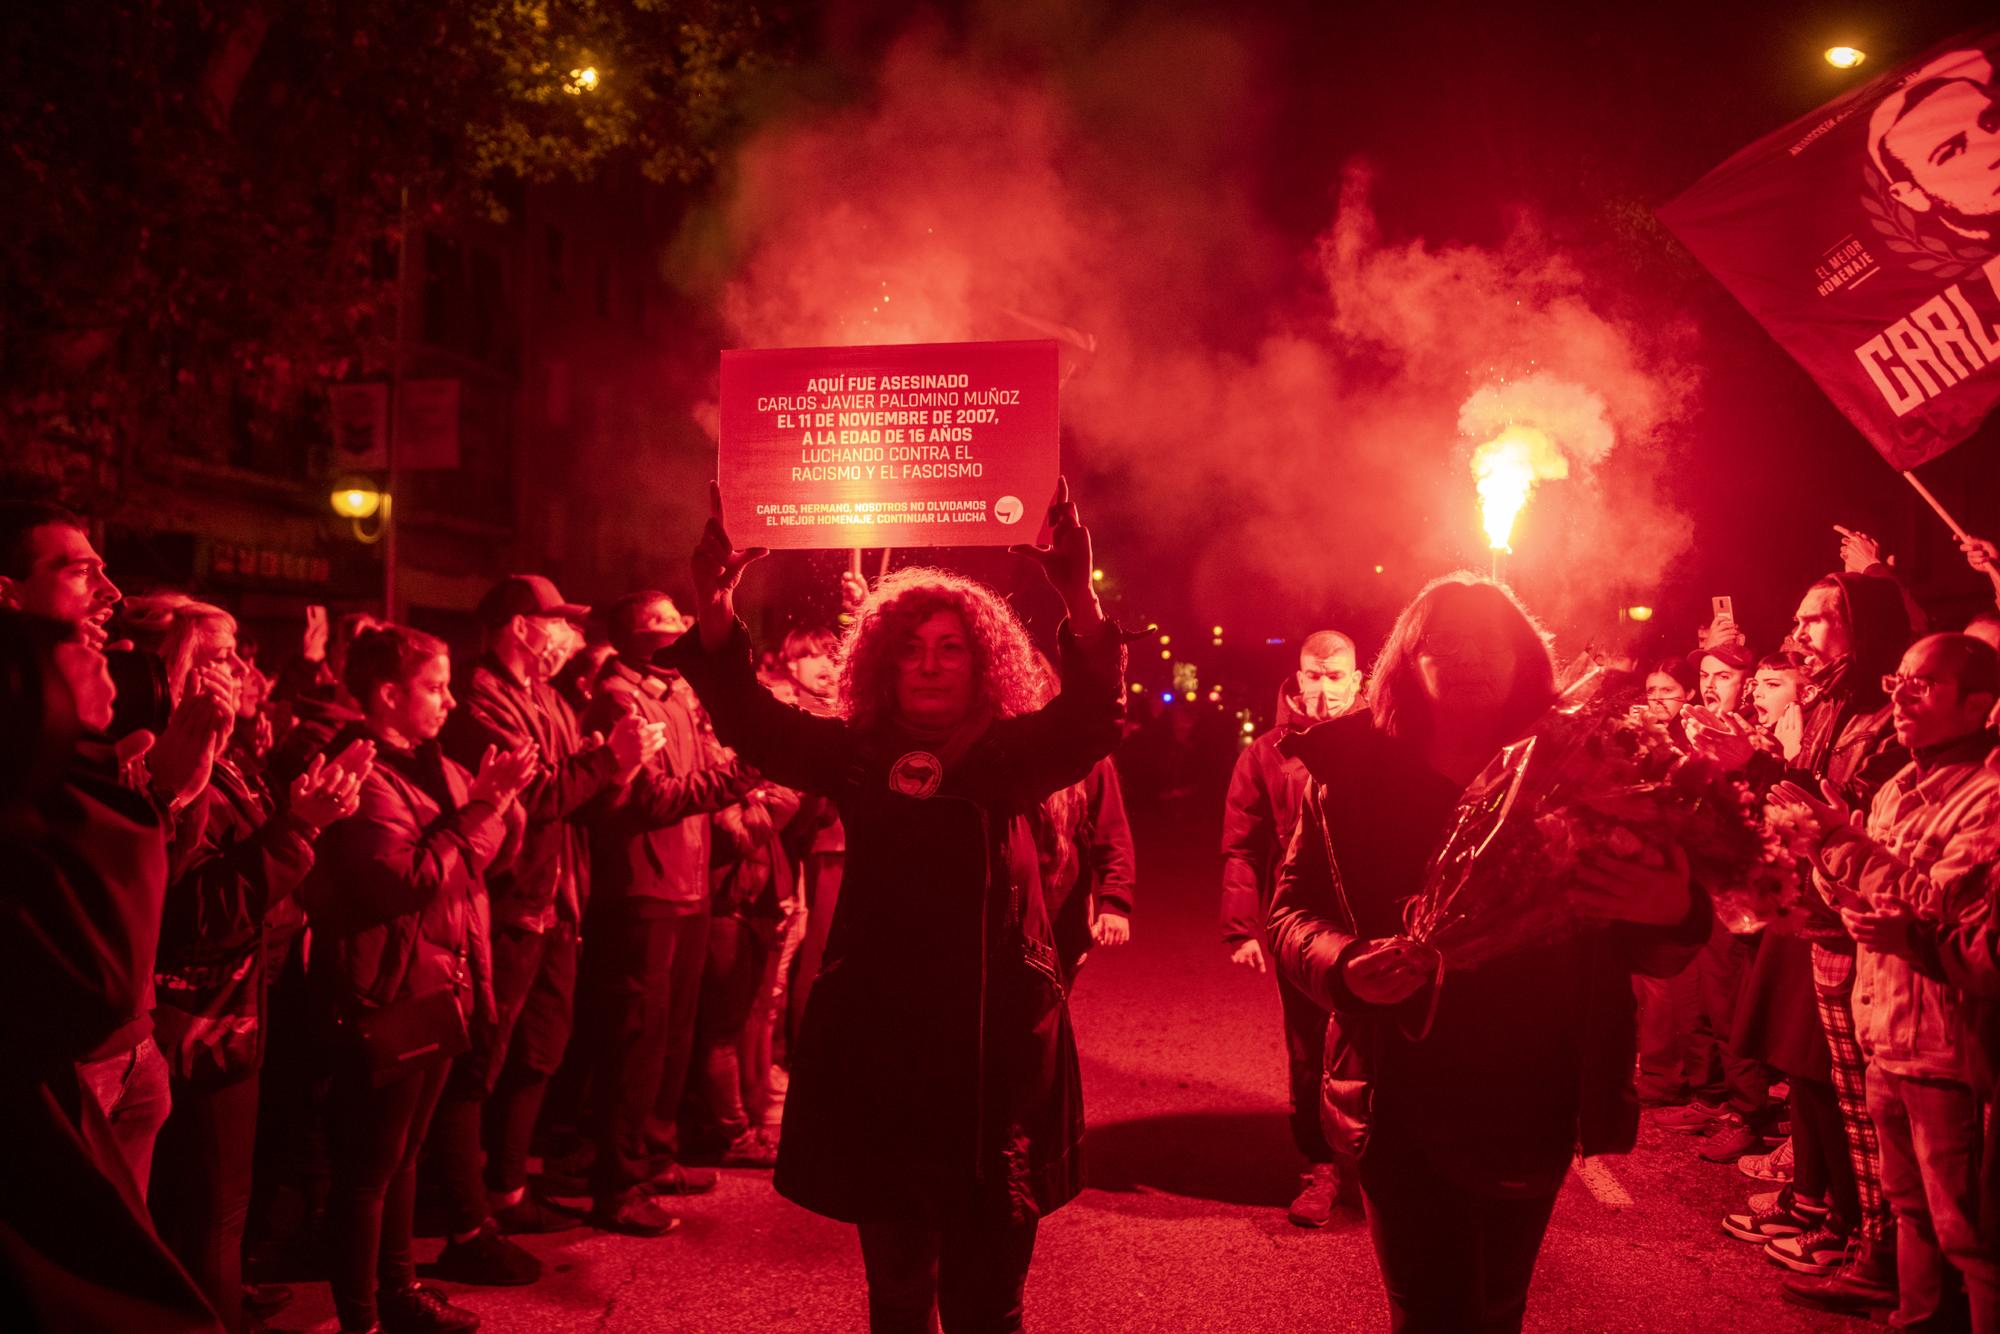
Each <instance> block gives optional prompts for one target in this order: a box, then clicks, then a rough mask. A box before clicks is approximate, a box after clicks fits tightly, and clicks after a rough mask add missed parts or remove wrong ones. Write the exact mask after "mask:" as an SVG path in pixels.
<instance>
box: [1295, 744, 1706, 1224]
mask: <svg viewBox="0 0 2000 1334" xmlns="http://www.w3.org/2000/svg"><path fill="white" fill-rule="evenodd" d="M1287 750H1288V751H1289V752H1290V753H1291V754H1293V755H1295V756H1297V757H1298V758H1299V759H1300V760H1302V761H1303V762H1304V764H1305V765H1306V768H1307V770H1308V771H1309V772H1310V774H1311V775H1312V780H1313V781H1312V784H1311V786H1310V787H1309V789H1308V791H1307V795H1306V803H1305V808H1304V810H1303V812H1302V814H1301V816H1300V820H1299V824H1298V828H1297V830H1296V831H1295V832H1294V835H1293V838H1292V844H1291V848H1290V851H1289V852H1288V854H1287V855H1286V858H1285V863H1284V866H1283V868H1282V869H1281V870H1280V872H1279V877H1278V889H1277V893H1276V895H1275V897H1274V898H1273V900H1272V903H1271V918H1270V922H1269V927H1268V929H1269V935H1270V940H1271V943H1272V946H1273V948H1274V949H1275V950H1276V953H1277V965H1278V967H1279V969H1280V970H1282V972H1283V973H1284V975H1285V977H1286V978H1287V979H1288V980H1289V981H1291V982H1292V983H1293V985H1295V986H1297V987H1298V988H1299V989H1300V990H1302V991H1304V992H1305V993H1306V994H1307V995H1309V996H1312V997H1313V998H1314V999H1315V1000H1317V1001H1318V1002H1319V1003H1320V1004H1322V1005H1324V1006H1326V1007H1328V1008H1329V1009H1330V1010H1331V1011H1332V1012H1333V1020H1332V1022H1331V1023H1330V1024H1329V1025H1328V1026H1327V1036H1326V1067H1325V1073H1324V1077H1323V1079H1322V1081H1321V1117H1322V1120H1323V1121H1324V1123H1325V1126H1326V1132H1327V1135H1328V1138H1329V1139H1330V1140H1331V1141H1332V1143H1333V1145H1334V1147H1335V1148H1336V1149H1338V1150H1340V1151H1342V1152H1343V1153H1346V1154H1351V1155H1354V1156H1356V1157H1359V1156H1360V1155H1361V1154H1363V1153H1364V1152H1365V1151H1366V1149H1367V1145H1368V1143H1369V1142H1370V1139H1371V1137H1372V1136H1375V1135H1381V1136H1387V1137H1392V1138H1393V1139H1394V1140H1395V1141H1396V1142H1397V1143H1398V1144H1399V1145H1403V1146H1406V1147H1410V1148H1414V1149H1415V1150H1416V1151H1417V1152H1420V1153H1422V1154H1423V1155H1424V1156H1425V1157H1427V1158H1428V1159H1430V1160H1431V1161H1432V1162H1433V1163H1434V1164H1435V1165H1436V1166H1437V1168H1438V1170H1440V1171H1442V1172H1444V1173H1446V1174H1447V1175H1450V1176H1452V1177H1454V1178H1456V1179H1458V1180H1460V1181H1462V1182H1463V1183H1464V1184H1465V1185H1466V1186H1467V1187H1468V1188H1471V1189H1475V1190H1491V1191H1497V1192H1514V1191H1527V1192H1544V1191H1551V1190H1553V1189H1555V1187H1556V1186H1557V1185H1558V1184H1560V1181H1561V1177H1562V1173H1563V1171H1564V1170H1565V1168H1566V1166H1567V1164H1568V1162H1569V1158H1570V1156H1571V1154H1572V1153H1573V1152H1574V1151H1576V1150H1577V1149H1579V1148H1580V1149H1581V1151H1582V1152H1584V1153H1586V1154H1593V1153H1617V1152H1624V1151H1626V1150H1628V1149H1630V1148H1631V1147H1632V1144H1633V1142H1634V1140H1635V1138H1636V1137H1637V1134H1638V1127H1639V1104H1638V1099H1637V1096H1636V1094H1635V1093H1634V1090H1633V1086H1632V1071H1633V1059H1634V1052H1635V1049H1636V1036H1635V1007H1634V1002H1633V993H1632V983H1631V975H1632V974H1633V973H1634V972H1640V973H1645V974H1648V975H1651V976H1661V977H1664V976H1671V975H1672V974H1674V973H1676V972H1678V971H1679V970H1680V969H1681V968H1682V967H1683V966H1685V965H1686V964H1687V963H1688V961H1689V960H1691V959H1692V958H1693V957H1694V955H1695V953H1696V952H1697V951H1698V950H1699V949H1700V947H1701V945H1702V943H1703V942H1704V941H1705V940H1706V939H1707V937H1708V932H1709V928H1710V926H1711V925H1712V923H1713V919H1714V910H1713V909H1712V908H1711V907H1710V905H1709V902H1708V898H1707V896H1706V895H1705V894H1704V893H1702V892H1701V891H1700V890H1699V889H1698V888H1697V889H1696V890H1695V891H1694V894H1693V899H1694V902H1693V903H1692V904H1691V905H1690V909H1689V913H1688V915H1687V917H1686V918H1685V919H1684V920H1683V921H1682V922H1681V923H1680V924H1679V925H1678V926H1675V927H1672V928H1648V927H1639V926H1633V925H1630V924H1627V923H1614V924H1612V925H1609V926H1606V927H1602V928H1598V929H1593V930H1588V931H1585V932H1583V933H1581V934H1580V935H1577V936H1574V937H1571V938H1569V939H1567V940H1564V941H1560V942H1558V943H1556V944H1553V945H1547V946H1542V947H1538V948H1531V949H1527V950H1523V951H1520V952H1518V953H1516V954H1511V955H1508V956H1505V957H1503V958H1500V959H1496V960H1494V961H1492V962H1490V963H1487V964H1485V965H1484V966H1482V967H1479V968H1475V969H1472V970H1469V971H1465V972H1452V973H1449V974H1447V976H1446V978H1445V980H1444V982H1443V984H1442V991H1441V992H1439V993H1438V994H1437V996H1436V997H1435V998H1434V999H1435V1001H1436V1013H1435V1017H1434V1019H1433V1020H1432V1022H1431V1024H1430V1026H1429V1029H1428V1032H1427V1033H1426V1035H1425V1036H1424V1037H1423V1038H1422V1039H1421V1040H1414V1039H1412V1038H1411V1037H1410V1036H1409V1034H1410V1033H1411V1032H1413V1031H1417V1030H1419V1029H1421V1028H1422V1027H1423V1012H1424V1011H1425V1010H1426V1009H1428V1008H1429V1006H1430V1004H1431V1002H1432V1000H1433V997H1432V996H1431V995H1430V994H1429V990H1428V989H1426V990H1425V991H1420V992H1418V993H1417V995H1415V996H1413V997H1411V998H1410V999H1409V1000H1407V1001H1405V1002H1403V1004H1402V1005H1400V1006H1395V1007H1388V1008H1384V1007H1378V1006H1373V1005H1369V1004H1366V1003H1365V1002H1363V1001H1361V1000H1359V999H1358V998H1356V997H1355V996H1354V995H1353V993H1351V992H1350V991H1348V989H1347V987H1346V985H1345V983H1344V981H1343V974H1342V971H1341V970H1342V967H1343V966H1344V964H1345V962H1346V959H1347V957H1348V956H1349V955H1350V954H1351V953H1352V952H1354V951H1356V950H1357V949H1358V948H1359V947H1361V946H1362V945H1365V944H1366V942H1367V941H1368V940H1370V939H1373V938H1375V937H1380V936H1391V935H1396V934H1399V933H1400V932H1401V931H1402V909H1403V903H1404V901H1405V900H1407V899H1408V898H1409V897H1410V896H1411V895H1413V894H1415V893H1416V892H1418V891H1419V890H1420V889H1421V888H1422V885H1423V880H1424V874H1425V870H1426V867H1427V865H1428V863H1429V861H1430V858H1431V856H1432V854H1433V853H1434V852H1435V850H1436V849H1437V847H1438V846H1439V844H1440V843H1441V842H1442V841H1443V838H1444V834H1445V831H1446V828H1447V826H1448V823H1449V820H1450V817H1451V815H1452V812H1453V811H1454V809H1455V808H1456V806H1457V802H1458V797H1459V787H1458V785H1457V784H1455V783H1453V782H1451V781H1450V780H1449V779H1447V778H1445V777H1444V776H1442V775H1441V774H1439V773H1437V772H1436V771H1435V770H1433V769H1432V768H1431V767H1430V766H1429V765H1428V764H1427V763H1425V761H1424V759H1423V758H1422V756H1421V755H1420V754H1418V753H1417V752H1416V751H1415V750H1414V749H1413V748H1411V747H1409V746H1406V745H1403V744H1402V743H1399V742H1397V741H1394V740H1392V739H1391V738H1389V737H1387V736H1385V735H1384V734H1383V733H1381V732H1380V731H1378V730H1377V729H1376V727H1375V725H1374V720H1373V718H1372V717H1371V716H1369V715H1368V714H1366V713H1361V714H1353V715H1349V716H1347V717H1344V718H1338V719H1335V720H1333V721H1331V722H1327V723H1323V724H1321V725H1319V726H1317V727H1314V728H1312V729H1310V730H1308V731H1306V732H1303V733H1300V734H1299V735H1298V736H1296V737H1294V738H1293V739H1292V740H1291V741H1290V742H1289V743H1288V745H1287Z"/></svg>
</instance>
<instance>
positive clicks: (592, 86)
mask: <svg viewBox="0 0 2000 1334" xmlns="http://www.w3.org/2000/svg"><path fill="white" fill-rule="evenodd" d="M600 79H601V76H600V75H599V74H598V72H597V66H595V65H585V66H584V67H583V68H582V69H573V70H571V71H570V72H569V78H568V79H566V80H564V81H563V86H562V88H563V91H564V92H566V93H568V94H569V95H570V96H571V97H581V96H583V94H585V93H594V92H596V91H597V85H598V83H599V82H600Z"/></svg>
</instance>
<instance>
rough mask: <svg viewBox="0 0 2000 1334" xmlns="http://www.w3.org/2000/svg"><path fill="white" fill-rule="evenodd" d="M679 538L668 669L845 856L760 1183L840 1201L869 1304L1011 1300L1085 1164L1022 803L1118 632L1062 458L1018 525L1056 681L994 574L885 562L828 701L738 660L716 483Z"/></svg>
mask: <svg viewBox="0 0 2000 1334" xmlns="http://www.w3.org/2000/svg"><path fill="white" fill-rule="evenodd" d="M711 506H712V512H713V514H714V516H715V517H713V518H712V519H711V520H710V522H709V524H708V528H707V530H706V532H705V533H704V535H703V537H702V540H701V543H700V545H699V546H698V547H697V548H696V550H695V553H694V556H693V559H692V569H693V574H694V581H695V588H696V600H697V606H696V610H697V616H698V625H699V633H698V634H689V635H684V636H682V638H681V639H680V641H679V642H678V643H676V644H675V645H674V646H673V647H672V648H671V649H669V650H667V651H666V652H665V653H663V654H661V655H660V657H659V659H658V660H657V661H658V663H659V665H661V666H666V667H671V668H673V669H675V670H678V671H679V672H681V674H682V675H684V676H685V677H686V678H687V680H688V682H689V683H690V684H691V685H692V686H693V687H694V689H695V692H696V693H697V694H698V695H700V697H701V701H702V704H703V705H704V706H705V707H706V708H707V709H708V711H709V714H710V716H711V717H712V718H713V719H714V721H715V728H716V734H717V736H718V737H719V738H720V739H721V740H722V741H723V742H724V743H725V744H728V745H732V746H734V747H735V748H736V749H737V750H738V751H739V752H741V754H742V755H743V757H744V758H745V759H746V760H747V761H749V762H750V763H752V764H754V765H755V766H756V767H757V768H758V770H759V771H760V772H762V773H764V774H765V775H766V776H767V777H769V778H770V779H771V780H773V781H775V782H779V783H783V784H785V785H787V786H789V787H793V788H797V789H801V790H805V791H813V792H819V793H822V794H825V795H827V796H830V797H832V798H833V799H834V800H835V801H836V802H837V803H838V805H839V807H840V813H841V820H842V823H843V824H844V825H845V827H846V830H847V867H846V875H845V879H844V883H843V885H842V891H841V900H840V911H839V915H838V917H837V918H836V920H835V921H834V923H833V930H832V936H831V939H830V940H829V942H828V946H827V962H826V965H825V967H824V968H823V969H822V970H821V971H820V975H819V978H818V980H817V981H816V983H815V984H814V987H813V994H812V1001H811V1004H810V1006H809V1007H808V1009H807V1011H806V1016H805V1022H804V1025H803V1027H802V1030H801V1032H800V1033H799V1037H798V1042H797V1045H796V1049H795V1051H794V1052H793V1054H792V1070H791V1082H790V1087H789V1090H788V1092H787V1095H786V1099H785V1113H784V1127H783V1135H782V1138H781V1139H780V1142H779V1148H778V1162H777V1168H776V1172H775V1174H774V1178H773V1181H774V1184H775V1186H776V1187H777V1189H778V1192H779V1193H780V1194H782V1195H784V1196H785V1197H786V1198H788V1199H790V1200H793V1201H794V1202H796V1203H798V1204H801V1205H803V1206H804V1207H806V1208H808V1209H810V1210H812V1211H814V1212H815V1213H819V1214H823V1215H825V1216H827V1217H830V1218H836V1219H840V1220H842V1221H844V1222H850V1223H854V1224H856V1225H857V1226H858V1229H859V1232H860V1241H861V1253H862V1261H863V1265H864V1268H865V1269H866V1272H867V1281H868V1305H869V1328H870V1329H871V1330H874V1331H876V1332H877V1334H916V1332H917V1331H924V1330H929V1329H932V1328H934V1327H935V1326H934V1325H933V1324H932V1321H933V1318H934V1316H935V1317H936V1318H939V1319H941V1321H942V1325H943V1328H944V1330H945V1331H946V1334H963V1332H965V1331H1010V1330H1019V1329H1020V1328H1021V1325H1022V1288H1023V1285H1024V1283H1025V1281H1026V1278H1027V1272H1028V1263H1029V1259H1030V1257H1031V1255H1032V1253H1033V1250H1034V1241H1035V1232H1036V1227H1037V1224H1038V1222H1039V1221H1040V1219H1041V1218H1042V1217H1043V1216H1045V1215H1046V1214H1048V1213H1049V1212H1050V1211H1052V1210H1054V1209H1056V1208H1058V1207H1059V1206H1061V1205H1062V1204H1064V1203H1066V1202H1067V1201H1069V1200H1070V1199H1072V1198H1074V1197H1075V1195H1076V1194H1077V1192H1078V1190H1079V1189H1081V1186H1082V1178H1081V1160H1080V1152H1079V1151H1080V1146H1081V1141H1082V1132H1083V1115H1082V1106H1081V1092H1080V1084H1079V1080H1080V1077H1079V1072H1078V1068H1077V1057H1076V1043H1075V1037H1074V1035H1073V1033H1072V1031H1071V1029H1070V1025H1069V1015H1068V1006H1067V1003H1066V997H1065V993H1064V988H1063V986H1062V984H1061V981H1060V969H1059V964H1058V959H1057V955H1056V946H1055V942H1054V938H1053V934H1052V932H1051V930H1050V925H1049V921H1048V916H1047V909H1046V904H1045V901H1044V897H1043V892H1042V885H1041V869H1040V868H1041V857H1040V853H1039V849H1038V848H1037V845H1036V841H1035V835H1034V831H1033V828H1032V821H1031V816H1032V814H1033V812H1034V811H1035V809H1036V808H1038V807H1039V806H1040V805H1041V803H1042V802H1043V801H1045V800H1046V799H1047V798H1048V796H1049V795H1050V794H1051V793H1053V792H1055V791H1057V790H1058V789H1061V788H1064V787H1068V786H1069V785H1071V784H1073V783H1076V782H1078V781H1080V780H1081V779H1082V778H1083V777H1084V776H1085V775H1086V774H1087V773H1088V772H1089V771H1090V769H1091V766H1092V765H1094V764H1095V763H1096V762H1097V761H1098V760H1100V759H1102V758H1103V757H1104V756H1105V755H1107V754H1109V753H1110V751H1111V748H1112V747H1113V746H1114V745H1115V744H1116V743H1117V741H1118V736H1119V725H1118V724H1119V716H1120V714H1121V712H1122V709H1123V704H1124V694H1125V692H1124V686H1123V668H1124V644H1123V637H1122V636H1121V635H1120V634H1119V633H1118V630H1117V628H1116V627H1115V626H1113V625H1112V624H1111V623H1110V622H1109V621H1107V620H1106V619H1105V617H1104V613H1103V610H1102V609H1101V608H1100V607H1099V605H1098V602H1097V596H1096V593H1095V592H1094V590H1093V589H1092V586H1091V577H1090V572H1091V549H1090V532H1089V530H1088V529H1086V528H1085V527H1084V526H1083V525H1082V523H1081V522H1080V521H1079V519H1078V517H1077V511H1076V506H1075V505H1074V504H1073V503H1072V502H1071V501H1070V498H1069V492H1068V487H1067V485H1066V484H1061V483H1059V484H1058V488H1057V493H1056V497H1055V501H1054V503H1053V504H1052V505H1051V507H1050V510H1049V528H1050V530H1051V532H1052V534H1053V545H1052V546H1049V547H1016V548H1014V550H1015V551H1016V552H1018V553H1021V554H1024V555H1029V556H1032V557H1033V558H1035V559H1036V560H1037V562H1038V563H1039V564H1040V566H1041V568H1042V569H1043V571H1044V572H1045V573H1046V575H1047V576H1048V578H1049V580H1050V582H1051V583H1053V584H1054V585H1055V587H1056V589H1057V591H1058V592H1059V593H1060V594H1061V595H1062V597H1063V600H1064V602H1065V604H1066V605H1067V607H1068V610H1069V620H1068V622H1067V623H1066V624H1065V625H1064V627H1063V628H1062V630H1061V632H1060V635H1059V640H1060V652H1059V654H1058V660H1059V662H1060V671H1061V676H1062V690H1061V692H1060V693H1059V694H1058V695H1057V696H1056V697H1055V698H1054V699H1053V700H1051V701H1050V702H1049V703H1048V704H1047V705H1045V706H1043V707H1040V708H1037V707H1035V703H1034V701H1035V699H1036V698H1037V696H1038V693H1039V690H1040V685H1039V674H1040V673H1039V668H1038V665H1037V663H1036V662H1035V659H1034V650H1033V648H1032V647H1031V646H1030V644H1029V642H1028V637H1027V634H1026V631H1025V630H1024V629H1023V627H1022V625H1021V623H1020V621H1019V620H1018V619H1017V618H1016V616H1015V614H1014V612H1013V610H1012V609H1011V608H1010V607H1009V606H1008V604H1007V602H1006V601H1005V600H1003V599H1002V598H1001V597H1000V596H999V595H998V594H997V593H995V592H994V591H993V590H991V589H989V588H987V587H985V586H984V585H982V584H978V583H975V582H973V581H971V580H969V579H965V578H962V577H960V576H957V575H952V574H948V573H945V572H944V571H941V570H929V569H922V568H914V567H913V568H908V569H902V570H898V571H896V572H895V573H894V574H891V575H889V576H888V577H887V578H885V579H883V580H882V581H881V583H880V584H879V585H878V586H877V587H876V588H875V590H874V592H873V593H872V594H871V595H870V596H869V597H868V599H867V600H866V602H865V603H864V604H863V605H862V607H861V609H860V612H859V615H858V616H857V618H856V619H855V621H854V623H853V625H852V626H851V627H850V628H849V630H848V634H847V641H846V649H845V652H843V653H842V655H841V683H840V691H839V699H840V706H839V707H840V713H839V715H838V716H835V717H818V716H815V715H812V714H809V713H806V712H804V711H803V710H800V709H797V708H794V707H791V706H788V705H785V704H783V703H781V702H779V701H778V700H776V699H774V698H773V697H772V696H771V695H770V694H769V693H768V692H767V691H765V690H764V689H763V688H762V687H761V686H760V685H759V684H758V682H757V677H756V674H755V671H754V670H753V668H752V661H753V659H752V656H751V651H750V642H749V636H748V634H747V632H746V631H745V630H744V628H743V626H742V623H741V622H739V621H738V620H737V619H736V613H735V606H734V597H733V590H734V587H735V585H736V582H737V580H738V578H739V577H740V575H741V573H742V571H743V568H744V567H745V566H746V565H748V564H749V563H750V562H751V561H752V560H754V559H756V558H757V557H758V556H760V555H762V554H763V553H762V552H761V551H759V550H754V549H753V550H737V549H736V548H734V547H733V546H732V545H731V544H730V541H729V538H728V536H727V534H726V533H725V532H724V531H723V528H722V521H721V511H722V505H721V497H720V494H719V493H718V492H715V491H713V490H712V491H711Z"/></svg>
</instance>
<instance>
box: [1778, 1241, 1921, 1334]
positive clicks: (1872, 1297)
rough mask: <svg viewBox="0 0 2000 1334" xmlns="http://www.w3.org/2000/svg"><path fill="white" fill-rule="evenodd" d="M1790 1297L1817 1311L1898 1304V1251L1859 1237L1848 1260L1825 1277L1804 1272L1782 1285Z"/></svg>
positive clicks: (1850, 1311)
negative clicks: (1806, 1274)
mask: <svg viewBox="0 0 2000 1334" xmlns="http://www.w3.org/2000/svg"><path fill="white" fill-rule="evenodd" d="M1780 1286H1781V1287H1782V1288H1783V1295H1784V1298H1785V1300H1786V1301H1788V1302H1791V1303H1792V1304H1793V1305H1795V1306H1810V1307H1812V1308H1813V1309H1814V1310H1816V1311H1837V1312H1839V1313H1841V1314H1842V1315H1859V1316H1866V1315H1868V1314H1869V1313H1870V1312H1873V1311H1883V1310H1892V1309H1894V1307H1895V1305H1896V1300H1897V1298H1896V1255H1895V1252H1894V1251H1892V1250H1891V1249H1890V1248H1889V1247H1887V1246H1870V1245H1869V1244H1868V1243H1867V1242H1865V1241H1862V1240H1861V1239H1859V1238H1858V1237H1857V1238H1856V1239H1855V1240H1854V1241H1853V1243H1852V1244H1851V1245H1850V1246H1849V1248H1848V1252H1847V1258H1846V1262H1845V1263H1844V1264H1842V1265H1841V1266H1840V1268H1838V1269H1836V1270H1834V1271H1833V1272H1832V1273H1831V1274H1827V1275H1825V1276H1823V1277H1807V1276H1804V1275H1800V1276H1798V1277H1795V1278H1788V1279H1786V1280H1785V1281H1784V1282H1783V1283H1782V1284H1781V1285H1780Z"/></svg>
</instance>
